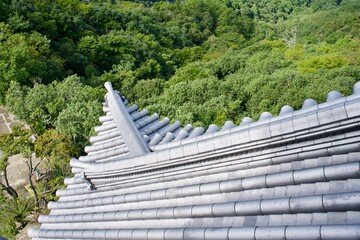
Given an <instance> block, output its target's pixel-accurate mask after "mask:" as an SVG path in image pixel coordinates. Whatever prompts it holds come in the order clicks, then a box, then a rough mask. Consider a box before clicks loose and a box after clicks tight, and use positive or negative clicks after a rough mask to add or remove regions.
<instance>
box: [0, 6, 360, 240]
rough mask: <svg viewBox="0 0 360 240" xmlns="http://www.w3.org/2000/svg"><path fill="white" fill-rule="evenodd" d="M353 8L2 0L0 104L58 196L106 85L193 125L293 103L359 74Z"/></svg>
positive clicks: (346, 85) (345, 86)
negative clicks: (17, 123)
mask: <svg viewBox="0 0 360 240" xmlns="http://www.w3.org/2000/svg"><path fill="white" fill-rule="evenodd" d="M359 10H360V3H359V1H356V0H320V1H319V0H317V1H315V0H295V1H290V0H270V1H265V0H260V1H255V0H236V1H235V0H172V1H164V0H132V1H123V0H82V1H81V0H52V1H50V0H18V1H15V0H3V1H1V2H0V103H1V104H2V105H6V107H7V109H8V110H9V111H10V112H12V113H13V114H14V115H15V116H16V117H17V118H18V119H20V120H22V121H23V122H24V123H26V124H28V125H29V126H30V128H31V130H32V131H31V134H33V136H34V138H35V139H36V141H35V142H32V143H31V144H30V145H29V146H30V147H31V148H29V149H30V150H29V151H30V152H31V153H36V155H37V156H39V157H41V158H43V159H46V161H44V162H46V164H45V165H46V169H47V170H48V172H51V174H49V177H48V178H47V181H48V182H47V186H46V187H47V188H50V189H51V191H50V192H51V194H53V192H54V191H53V189H55V188H57V187H59V186H61V182H62V180H63V178H64V176H65V175H67V174H70V171H69V166H68V165H67V164H66V162H67V161H68V160H69V158H70V156H77V155H78V154H82V153H83V152H82V149H83V147H84V146H85V145H86V144H87V143H88V142H87V141H88V138H89V137H90V136H91V135H93V134H94V132H93V129H94V126H96V125H98V124H99V123H98V120H97V119H98V117H99V116H100V115H102V111H101V108H102V102H103V96H104V93H105V90H104V88H103V84H104V83H105V82H106V81H111V82H112V84H113V86H114V88H115V89H117V90H119V91H120V92H121V94H122V95H124V96H125V97H126V98H127V99H128V100H129V102H130V103H136V104H138V106H139V107H140V108H145V107H146V108H147V109H148V110H149V111H150V112H157V113H159V114H160V115H161V116H162V117H165V116H167V117H169V118H171V119H174V120H180V121H181V122H182V123H183V124H188V123H190V124H193V125H195V126H205V127H206V126H207V125H210V124H211V123H215V124H218V125H222V124H223V123H224V122H225V121H226V120H232V121H234V122H235V123H239V122H240V121H241V119H242V118H243V117H244V116H250V117H252V118H254V119H257V118H258V117H259V115H260V114H261V112H263V111H268V112H271V113H272V114H273V115H276V114H278V112H279V110H280V108H281V107H282V106H283V105H291V106H292V107H294V108H295V109H299V108H300V107H301V105H302V103H303V101H304V100H305V99H306V98H313V99H315V100H317V101H319V102H322V101H324V100H325V98H326V93H327V92H329V91H331V90H338V91H340V92H341V93H342V94H344V95H347V94H350V93H351V87H352V85H353V84H354V83H355V82H357V81H360V57H359V56H360V44H359V43H360V38H359V36H360V29H359V24H360V19H359ZM11 136H13V135H8V136H4V137H2V139H3V140H1V141H4V144H5V143H6V142H7V140H9V141H10V140H11V138H12V140H11V141H13V140H15V139H17V137H16V138H14V137H11ZM6 139H7V140H6ZM19 140H20V138H19ZM11 141H10V142H11ZM15 142H16V141H15ZM10 145H11V144H10ZM10 145H1V142H0V149H2V150H3V151H4V152H5V153H7V151H9V152H11V151H10V149H16V148H12V147H11V146H10ZM19 146H20V145H19ZM8 148H9V149H8ZM24 149H25V148H24ZM24 149H22V150H21V151H20V150H19V151H20V152H22V153H25V152H26V151H27V150H26V151H25V150H24ZM9 154H10V153H9ZM3 163H5V161H3ZM3 166H5V165H4V164H3ZM2 169H4V167H2ZM37 184H38V187H39V188H41V187H44V181H43V182H41V183H40V182H39V183H37ZM42 184H43V185H42ZM46 187H45V188H46ZM40 192H41V191H40ZM51 194H49V195H47V196H45V197H44V198H46V199H52V198H54V196H53V195H51ZM39 196H40V195H39ZM3 197H4V196H2V195H1V196H0V205H1V204H5V203H3V202H4V201H5V200H6V197H4V198H3ZM4 199H5V200H4ZM0 212H1V211H0ZM0 216H1V215H0ZM0 225H1V223H0ZM10 225H11V226H14V223H13V222H9V223H7V226H10ZM3 232H6V233H3ZM3 232H2V229H1V227H0V235H1V234H3V235H5V234H6V236H7V237H9V238H11V237H12V236H13V234H14V232H16V227H15V228H13V227H9V228H7V230H6V231H5V230H4V231H3Z"/></svg>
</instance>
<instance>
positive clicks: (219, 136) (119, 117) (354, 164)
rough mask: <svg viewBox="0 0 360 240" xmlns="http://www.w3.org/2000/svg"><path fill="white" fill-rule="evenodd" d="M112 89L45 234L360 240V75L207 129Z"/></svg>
mask: <svg viewBox="0 0 360 240" xmlns="http://www.w3.org/2000/svg"><path fill="white" fill-rule="evenodd" d="M105 86H106V88H107V90H108V93H107V94H106V96H105V103H104V112H105V115H104V116H102V117H100V119H99V120H100V122H101V125H100V126H98V127H96V128H95V131H96V132H97V135H96V136H93V137H91V138H90V142H91V143H92V144H91V145H90V146H88V147H86V148H85V151H86V152H87V155H86V156H82V157H79V159H75V158H73V159H71V161H70V164H71V166H72V169H73V173H74V176H73V177H72V178H67V179H66V180H65V184H66V185H67V188H66V189H64V190H58V191H57V195H58V196H59V200H58V201H57V202H50V203H49V204H48V208H49V209H50V210H51V211H50V214H49V215H42V216H40V217H39V219H38V221H39V222H40V223H41V227H40V228H39V229H32V230H30V231H29V235H30V237H32V238H33V239H34V240H35V239H49V240H52V239H54V240H55V239H146V240H150V239H154V240H155V239H163V240H164V239H204V240H208V239H217V240H219V239H256V240H259V239H323V240H324V239H359V238H360V154H359V152H360V82H359V83H357V84H355V85H354V88H353V94H352V95H350V96H346V97H343V96H342V95H341V94H340V93H339V92H336V91H332V92H330V93H329V94H328V95H327V101H326V102H325V103H320V104H318V103H317V102H316V101H314V100H312V99H307V100H305V101H304V104H303V106H302V108H301V109H300V110H296V111H294V109H293V108H292V107H290V106H284V107H283V108H282V109H281V111H280V113H279V115H278V116H272V115H271V114H270V113H268V112H264V113H262V114H261V116H260V118H259V120H258V121H256V122H253V121H252V119H251V118H244V119H243V120H242V122H241V123H240V125H239V126H236V125H235V124H234V123H232V122H230V121H228V122H226V123H225V124H224V125H223V126H222V127H218V126H216V125H210V126H209V127H208V128H207V129H205V128H201V127H197V128H193V127H192V126H191V125H186V126H182V125H181V124H180V122H172V121H170V119H168V118H164V119H162V120H159V115H157V114H153V115H149V114H148V111H147V110H142V111H138V107H137V106H136V105H132V106H129V105H128V102H127V100H126V99H125V98H124V97H123V96H121V95H120V93H119V92H117V91H114V90H113V89H112V86H111V84H110V83H106V84H105Z"/></svg>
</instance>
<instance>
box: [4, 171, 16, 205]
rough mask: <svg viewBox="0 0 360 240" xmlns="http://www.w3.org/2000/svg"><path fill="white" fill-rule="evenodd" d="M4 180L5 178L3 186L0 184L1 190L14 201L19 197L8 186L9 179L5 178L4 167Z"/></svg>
mask: <svg viewBox="0 0 360 240" xmlns="http://www.w3.org/2000/svg"><path fill="white" fill-rule="evenodd" d="M4 178H5V184H3V183H2V182H0V186H1V188H2V190H5V191H6V192H7V193H8V194H9V195H10V196H11V197H12V198H13V199H14V200H16V199H17V198H18V197H19V194H18V193H17V191H16V190H15V189H14V188H12V187H11V186H10V184H9V179H8V177H7V171H6V167H5V169H4Z"/></svg>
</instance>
